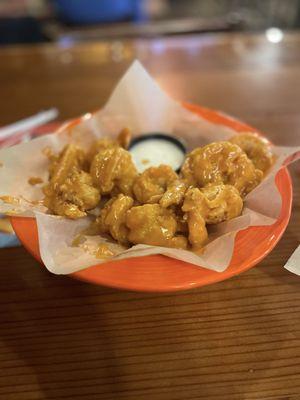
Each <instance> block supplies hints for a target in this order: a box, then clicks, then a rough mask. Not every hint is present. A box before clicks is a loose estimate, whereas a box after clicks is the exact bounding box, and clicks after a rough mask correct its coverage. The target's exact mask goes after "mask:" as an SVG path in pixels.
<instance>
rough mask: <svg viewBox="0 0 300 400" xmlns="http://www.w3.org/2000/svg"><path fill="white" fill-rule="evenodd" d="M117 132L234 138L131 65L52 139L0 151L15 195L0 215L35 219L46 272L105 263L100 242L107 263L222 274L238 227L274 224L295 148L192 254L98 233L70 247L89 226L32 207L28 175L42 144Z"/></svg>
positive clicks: (38, 167)
mask: <svg viewBox="0 0 300 400" xmlns="http://www.w3.org/2000/svg"><path fill="white" fill-rule="evenodd" d="M124 127H128V128H130V130H131V131H132V133H133V135H134V136H135V135H140V134H146V133H149V132H153V131H160V132H165V133H169V134H173V135H176V136H180V137H182V138H183V139H184V140H185V142H186V143H187V146H188V149H189V150H190V149H193V148H194V147H196V146H202V145H204V144H206V143H210V142H213V141H216V140H226V139H228V138H230V137H231V136H233V135H234V134H235V133H236V132H235V131H234V130H233V129H230V128H228V127H226V126H223V125H220V124H214V123H211V122H210V121H208V120H206V119H205V118H201V117H199V116H197V115H195V114H194V113H192V112H190V111H188V110H187V109H185V108H184V107H183V106H182V105H181V104H180V103H179V102H177V101H175V100H173V99H171V98H170V97H169V96H168V95H167V94H166V93H165V92H164V91H163V90H161V89H160V87H159V86H158V84H157V83H156V82H155V81H154V80H153V79H152V78H151V77H150V75H149V74H148V73H147V72H146V71H145V69H144V68H143V66H142V65H141V64H140V63H139V62H138V61H135V62H134V63H133V64H132V65H131V67H130V68H129V69H128V71H127V72H126V73H125V75H124V76H123V78H122V79H121V80H120V82H119V83H118V84H117V86H116V88H115V90H114V91H113V93H112V94H111V96H110V98H109V99H108V101H107V103H106V105H105V106H104V107H103V108H102V109H101V110H100V111H98V112H96V113H95V114H93V115H91V114H88V115H86V116H85V117H84V118H83V120H82V122H81V123H80V124H78V125H76V126H74V127H71V128H67V127H62V128H61V129H59V131H58V132H56V133H54V134H50V135H46V136H43V137H41V138H37V139H34V140H32V141H31V142H28V143H22V144H19V145H17V146H14V147H11V148H7V149H3V150H1V151H0V164H1V165H2V167H1V168H0V196H11V197H12V198H18V202H15V204H9V203H7V202H4V201H0V212H2V213H6V214H10V215H23V216H27V217H32V216H33V217H35V218H36V221H37V227H38V235H39V246H40V253H41V257H42V260H43V262H44V263H45V265H46V267H47V268H48V269H49V271H51V272H53V273H56V274H69V273H72V272H75V271H78V270H80V269H83V268H86V267H89V266H91V265H95V264H100V263H101V262H105V261H107V259H106V258H104V259H98V258H96V257H95V255H94V250H95V249H96V247H97V246H98V245H99V244H100V243H102V242H105V243H106V244H107V246H108V247H109V248H110V249H111V251H112V252H113V253H114V257H113V258H114V259H122V258H130V257H137V256H146V255H150V254H163V255H165V256H168V257H172V258H175V259H179V260H183V261H185V262H188V263H191V264H194V265H197V266H199V267H204V268H208V269H212V270H214V271H218V272H222V271H224V270H225V269H226V268H227V267H228V265H229V264H230V260H231V257H232V254H233V249H234V240H235V236H236V234H237V232H238V231H239V230H241V229H245V228H247V227H248V226H253V225H271V224H273V223H274V222H275V221H276V218H277V217H278V215H279V213H280V209H281V196H280V194H279V192H278V189H277V186H276V184H275V176H276V173H277V172H278V171H279V169H280V168H281V167H282V166H283V165H286V164H288V163H289V162H291V161H294V160H295V159H297V158H299V152H300V147H298V148H296V147H294V148H293V147H276V146H273V149H272V151H273V152H274V154H276V156H277V161H276V163H275V165H274V166H273V168H272V169H271V171H270V172H269V174H268V176H267V177H266V178H265V179H264V181H263V182H262V183H261V184H260V185H259V186H258V187H256V188H255V189H254V190H253V191H252V192H251V193H250V194H248V196H247V197H246V199H245V205H244V210H243V214H242V215H241V216H239V217H237V218H234V219H232V220H230V221H227V222H223V223H221V224H218V225H215V226H214V227H213V228H212V229H213V234H212V235H211V240H210V242H209V243H208V244H207V246H206V247H205V248H204V249H203V252H202V253H201V254H200V255H197V254H195V253H193V252H191V251H188V250H179V249H171V248H165V247H157V246H148V245H141V244H140V245H136V246H133V247H131V248H130V249H124V248H123V247H122V246H119V245H118V244H115V243H110V242H107V240H106V239H105V238H102V237H101V236H86V237H85V241H83V243H81V244H79V245H78V246H77V247H74V246H73V245H72V243H73V240H74V238H75V237H76V236H77V235H78V234H80V232H82V230H83V229H85V228H86V227H88V226H89V224H90V220H91V217H86V218H83V219H80V220H75V221H73V220H68V219H66V218H63V217H59V216H53V215H49V214H48V213H47V210H46V209H45V207H44V206H42V205H40V204H39V203H38V201H39V200H41V199H42V198H43V194H42V188H41V186H42V185H37V186H31V185H30V184H29V183H28V178H30V177H32V176H34V177H40V178H42V179H43V181H44V182H46V181H47V176H48V160H47V158H46V157H45V155H44V154H43V149H44V148H45V147H50V148H51V149H52V150H53V151H55V152H59V151H60V150H62V148H63V147H64V146H65V145H66V144H67V143H71V142H72V143H75V144H78V145H80V146H82V147H83V148H85V149H88V148H89V146H90V145H91V143H93V141H94V140H95V139H97V138H100V137H103V136H110V137H115V136H116V135H117V133H118V132H119V131H120V130H121V129H122V128H124ZM99 268H101V266H99Z"/></svg>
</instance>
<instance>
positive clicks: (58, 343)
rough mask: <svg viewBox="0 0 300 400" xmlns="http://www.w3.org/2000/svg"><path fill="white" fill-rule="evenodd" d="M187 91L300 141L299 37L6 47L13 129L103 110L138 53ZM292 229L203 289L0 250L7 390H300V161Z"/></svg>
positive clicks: (4, 395)
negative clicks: (296, 258)
mask: <svg viewBox="0 0 300 400" xmlns="http://www.w3.org/2000/svg"><path fill="white" fill-rule="evenodd" d="M135 58H138V59H140V60H141V61H142V62H143V63H144V64H145V66H146V67H147V68H148V69H149V71H150V72H151V73H152V74H153V76H154V77H155V78H156V79H157V80H158V81H159V83H160V84H161V85H162V86H163V87H164V88H165V89H166V90H167V91H168V92H169V93H170V94H172V95H173V96H174V97H175V98H177V99H180V100H185V101H190V102H194V103H199V104H202V105H205V106H208V107H213V108H216V109H221V110H223V111H224V112H226V113H229V114H233V115H235V116H236V117H239V118H241V119H243V120H245V121H246V122H248V123H250V124H252V125H254V126H257V128H259V129H261V130H262V131H264V132H265V134H266V135H267V136H268V137H269V138H270V139H271V140H272V141H273V142H274V143H276V144H280V145H296V144H298V145H299V144H300V133H299V130H300V112H299V106H300V90H299V82H300V35H298V34H286V35H285V36H284V38H283V40H282V41H281V42H280V43H277V44H273V43H270V42H268V41H267V39H266V38H265V36H264V35H255V36H249V35H240V34H230V35H205V36H198V37H195V36H193V37H184V38H171V39H167V38H166V39H156V40H149V41H143V40H138V41H126V42H120V41H117V42H97V43H92V44H84V45H75V46H73V47H69V48H66V47H62V46H61V47H59V46H53V45H46V46H38V47H27V48H26V47H24V48H18V47H11V48H6V49H1V51H0V125H3V124H5V123H10V122H13V121H15V120H16V119H19V118H21V117H24V116H27V115H29V114H31V113H35V112H37V111H39V110H40V109H42V108H47V107H52V106H56V107H58V108H59V110H60V112H61V118H62V119H65V118H69V117H74V116H76V115H78V114H81V113H83V112H86V111H91V110H94V109H97V108H99V107H101V105H103V104H104V103H105V100H106V99H107V96H108V95H109V93H110V92H111V90H112V88H113V86H114V84H115V83H116V82H117V80H118V79H119V78H120V76H121V75H122V73H123V72H124V71H125V69H126V68H127V67H128V65H129V64H130V63H131V62H132V60H133V59H135ZM291 172H292V177H293V183H294V207H293V213H292V218H291V221H290V224H289V226H288V229H287V231H286V233H285V234H284V236H283V238H282V239H281V241H280V243H279V244H278V245H277V247H276V248H275V250H274V251H273V252H272V253H271V254H270V255H269V256H268V257H267V258H266V259H265V260H264V261H263V262H261V263H260V264H259V265H258V266H257V267H256V268H253V269H251V270H250V271H248V272H246V273H244V274H242V275H240V276H238V277H235V278H233V279H230V280H228V281H225V282H221V283H218V284H215V285H212V286H208V287H204V288H200V289H195V290H193V291H190V292H182V293H172V294H159V295H158V294H143V293H133V292H122V291H117V290H113V289H108V288H103V287H97V286H92V285H89V284H86V283H82V282H79V281H75V280H72V279H70V278H68V277H62V276H55V275H51V274H50V273H49V272H47V271H46V270H45V268H43V267H41V266H40V265H39V264H38V263H37V262H36V261H35V260H34V259H33V258H32V257H31V256H30V255H29V254H28V253H27V252H26V251H25V250H24V249H23V248H13V249H5V250H4V249H2V250H0V337H1V343H0V399H1V400H2V399H3V400H37V399H38V400H42V399H57V400H59V399H74V400H76V399H82V400H93V399H97V400H98V399H99V400H112V399H124V400H125V399H126V400H135V399H151V400H165V399H167V400H179V399H180V400H190V399H191V400H192V399H203V400H215V399H216V400H218V399H225V400H227V399H228V400H252V399H257V400H264V399H266V400H267V399H268V400H269V399H272V400H275V399H276V400H288V399H289V400H296V399H300V337H299V334H300V317H299V315H300V314H299V312H300V280H299V278H298V277H297V276H295V275H292V274H291V273H289V272H287V271H286V270H284V269H283V265H284V263H285V262H286V261H287V259H288V258H289V256H290V255H291V253H292V252H293V250H294V249H295V248H296V247H297V245H298V244H299V239H300V225H299V217H300V208H299V201H300V186H299V183H300V169H299V165H298V166H297V165H293V166H292V167H291Z"/></svg>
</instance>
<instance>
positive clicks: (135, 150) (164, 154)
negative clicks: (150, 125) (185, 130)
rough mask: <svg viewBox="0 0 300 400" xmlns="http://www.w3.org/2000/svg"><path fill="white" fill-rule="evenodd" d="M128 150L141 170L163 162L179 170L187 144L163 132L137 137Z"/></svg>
mask: <svg viewBox="0 0 300 400" xmlns="http://www.w3.org/2000/svg"><path fill="white" fill-rule="evenodd" d="M128 150H129V152H130V154H131V155H132V159H133V162H134V163H135V165H136V168H137V170H138V171H139V172H143V171H145V169H147V168H149V167H157V166H159V165H161V164H166V165H169V166H170V167H172V168H173V169H174V170H175V171H177V170H179V169H180V167H181V165H182V163H183V161H184V157H185V153H186V149H185V146H184V145H183V143H182V142H181V141H180V140H178V139H176V138H175V137H174V136H169V135H164V134H161V133H153V134H147V135H142V136H138V137H136V138H135V139H133V140H132V142H131V143H130V146H129V149H128Z"/></svg>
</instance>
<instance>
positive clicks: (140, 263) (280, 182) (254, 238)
mask: <svg viewBox="0 0 300 400" xmlns="http://www.w3.org/2000/svg"><path fill="white" fill-rule="evenodd" d="M185 106H186V108H188V109H189V110H190V111H192V112H194V113H196V114H198V115H200V116H202V117H204V118H206V119H208V120H209V121H211V122H214V123H216V124H223V125H226V126H228V127H230V128H233V129H234V130H236V131H237V132H241V131H245V130H247V131H256V130H255V129H253V128H251V127H249V126H248V125H245V124H244V123H242V122H239V121H236V120H234V119H232V118H230V117H228V116H225V115H223V114H221V113H218V112H216V111H213V110H208V109H206V108H202V107H199V106H195V105H185ZM78 122H80V119H77V120H75V122H74V121H73V122H71V124H72V125H74V123H75V124H76V123H78ZM276 184H277V187H278V189H279V191H280V194H281V197H282V209H281V213H280V216H279V218H278V220H277V221H276V222H275V224H273V225H271V226H256V227H250V228H247V229H245V230H243V231H240V232H239V233H238V234H237V236H236V240H235V247H234V253H233V257H232V260H231V263H230V266H229V267H228V268H227V269H226V271H224V272H222V273H218V272H214V271H210V270H207V269H204V268H199V267H196V266H194V265H192V264H188V263H185V262H183V261H178V260H175V259H172V258H168V257H165V256H162V255H155V256H147V257H136V258H130V259H127V260H120V261H111V262H107V263H104V264H99V265H95V266H93V267H90V268H86V269H84V270H82V271H79V272H76V273H74V274H71V276H72V277H74V278H77V279H81V280H84V281H87V282H91V283H94V284H98V285H105V286H111V287H115V288H122V289H129V290H138V291H145V292H167V291H175V290H185V289H191V288H194V287H199V286H204V285H208V284H211V283H214V282H218V281H222V280H224V279H227V278H230V277H231V276H233V275H237V274H239V273H241V272H243V271H246V270H247V269H249V268H251V267H253V266H254V265H255V264H257V263H258V262H259V261H260V260H262V259H263V258H264V257H266V255H267V254H268V253H270V251H271V250H272V249H273V247H274V246H275V245H276V243H277V242H278V241H279V239H280V237H281V236H282V234H283V232H284V231H285V229H286V226H287V224H288V221H289V218H290V214H291V205H292V184H291V179H290V176H289V173H288V171H287V169H286V168H282V169H281V170H280V171H279V172H278V174H277V176H276ZM11 220H12V225H13V227H14V230H15V232H16V234H17V236H18V237H19V239H20V241H21V242H22V243H23V245H24V246H25V247H26V249H27V250H28V251H29V252H30V253H31V254H32V255H33V256H34V257H35V258H36V259H37V260H39V261H41V257H40V252H39V243H38V233H37V226H36V222H35V219H33V218H21V217H13V218H11Z"/></svg>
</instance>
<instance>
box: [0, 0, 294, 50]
mask: <svg viewBox="0 0 300 400" xmlns="http://www.w3.org/2000/svg"><path fill="white" fill-rule="evenodd" d="M299 26H300V0H113V1H111V0H0V45H6V44H20V43H35V42H44V41H52V42H62V43H69V42H70V41H71V42H72V43H73V42H74V41H75V42H76V41H87V40H98V39H103V38H105V39H109V38H116V37H122V38H126V37H153V36H165V35H176V34H187V33H200V32H216V31H262V30H266V29H268V28H270V27H275V28H279V29H285V30H294V29H297V28H299Z"/></svg>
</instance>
